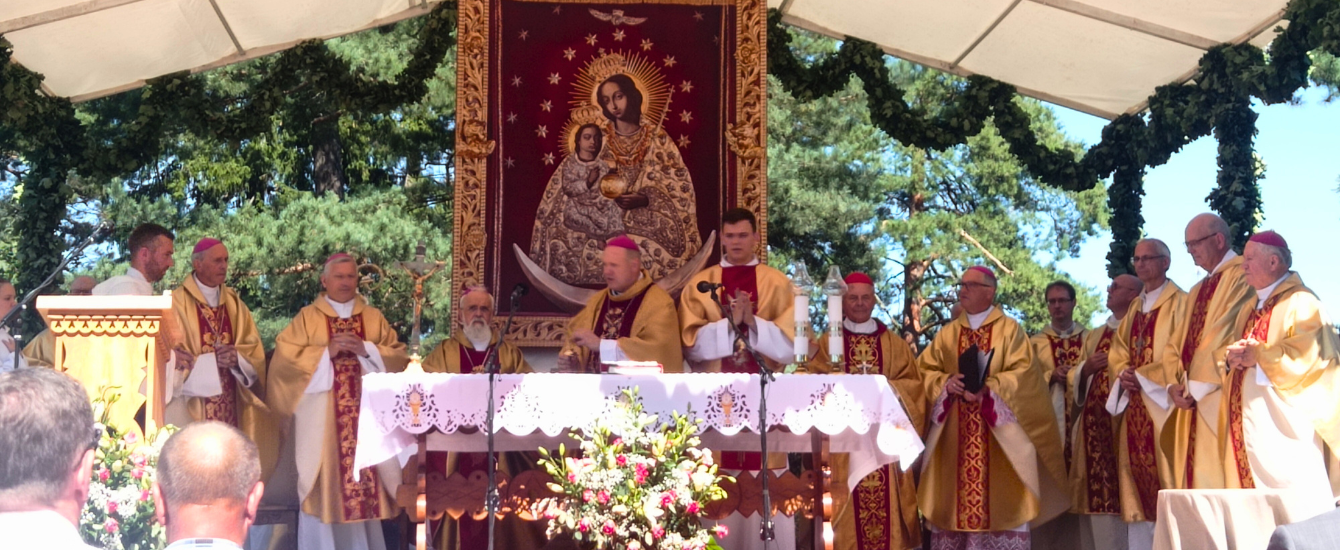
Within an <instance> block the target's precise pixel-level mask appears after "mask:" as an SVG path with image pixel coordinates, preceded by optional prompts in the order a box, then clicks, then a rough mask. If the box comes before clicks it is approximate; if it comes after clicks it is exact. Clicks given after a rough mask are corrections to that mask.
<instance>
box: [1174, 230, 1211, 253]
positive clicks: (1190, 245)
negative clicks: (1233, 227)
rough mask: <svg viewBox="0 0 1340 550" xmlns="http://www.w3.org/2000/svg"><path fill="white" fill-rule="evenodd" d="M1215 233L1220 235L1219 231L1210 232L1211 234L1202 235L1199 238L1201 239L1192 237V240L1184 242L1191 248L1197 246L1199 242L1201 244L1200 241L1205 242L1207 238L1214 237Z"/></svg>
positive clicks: (1188, 248)
mask: <svg viewBox="0 0 1340 550" xmlns="http://www.w3.org/2000/svg"><path fill="white" fill-rule="evenodd" d="M1215 235H1218V233H1210V234H1209V235H1206V236H1204V237H1201V238H1199V239H1191V240H1189V241H1187V242H1185V243H1182V244H1185V245H1186V248H1187V250H1191V247H1193V246H1196V245H1198V244H1200V243H1203V242H1205V240H1206V239H1209V238H1210V237H1213V236H1215Z"/></svg>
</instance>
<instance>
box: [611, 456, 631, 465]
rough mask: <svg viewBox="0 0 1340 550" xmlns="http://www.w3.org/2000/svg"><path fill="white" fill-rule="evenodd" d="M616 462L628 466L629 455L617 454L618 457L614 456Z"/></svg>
mask: <svg viewBox="0 0 1340 550" xmlns="http://www.w3.org/2000/svg"><path fill="white" fill-rule="evenodd" d="M614 463H615V464H618V465H619V466H627V465H628V457H626V456H624V455H619V456H616V457H614Z"/></svg>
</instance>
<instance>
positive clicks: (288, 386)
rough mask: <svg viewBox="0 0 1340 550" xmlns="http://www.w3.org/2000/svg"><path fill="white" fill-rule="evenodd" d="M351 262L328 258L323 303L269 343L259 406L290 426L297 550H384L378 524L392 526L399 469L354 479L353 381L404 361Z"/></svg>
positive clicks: (357, 399)
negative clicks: (297, 503) (263, 398)
mask: <svg viewBox="0 0 1340 550" xmlns="http://www.w3.org/2000/svg"><path fill="white" fill-rule="evenodd" d="M358 279H359V276H358V267H357V265H356V264H355V263H354V259H353V257H352V256H350V255H348V254H344V253H340V254H335V255H333V256H331V257H330V258H329V259H327V260H326V263H325V266H324V268H323V270H322V273H321V286H322V287H323V288H325V290H326V291H325V293H323V294H321V295H320V296H318V297H317V299H316V301H315V302H313V303H312V304H311V305H309V306H307V307H304V308H302V310H301V311H299V312H298V315H297V317H294V318H293V321H292V322H290V323H289V325H288V327H286V328H285V329H284V330H283V332H280V333H279V336H278V337H277V338H275V352H274V358H273V360H272V361H271V363H270V374H269V377H270V379H269V384H268V386H267V391H266V402H267V404H269V406H270V410H271V411H272V412H273V413H274V414H276V415H277V416H278V417H279V419H280V420H281V422H283V421H286V420H288V419H290V418H291V419H292V421H293V424H292V426H293V427H292V432H291V434H292V436H293V438H294V443H293V445H294V454H295V458H296V463H297V464H296V465H297V471H298V499H299V501H300V502H301V503H302V510H301V512H300V513H299V515H298V549H299V550H317V549H336V550H364V549H372V550H385V540H384V539H383V538H382V525H381V520H383V519H388V518H392V517H395V516H396V514H397V513H399V508H398V507H397V506H396V504H395V501H394V494H395V493H394V492H395V490H396V487H397V486H398V485H399V484H400V464H399V462H398V461H397V460H395V459H391V460H388V461H386V462H384V463H382V464H380V465H378V466H377V467H376V468H364V469H363V470H362V471H360V472H358V473H357V474H358V476H357V479H355V472H354V469H353V462H354V460H353V458H354V450H355V449H356V448H357V447H358V417H359V412H360V411H359V406H360V404H361V401H362V388H363V375H364V374H367V373H372V372H400V371H402V370H404V369H405V365H406V364H407V363H408V362H409V358H408V357H407V356H406V355H405V346H404V344H401V343H400V340H399V339H398V338H397V336H396V333H395V331H394V330H392V329H391V325H390V324H389V323H387V322H386V318H385V317H383V316H382V313H381V311H378V310H377V309H376V308H374V307H372V306H370V305H368V303H367V300H365V299H364V298H363V297H362V296H360V295H359V294H358Z"/></svg>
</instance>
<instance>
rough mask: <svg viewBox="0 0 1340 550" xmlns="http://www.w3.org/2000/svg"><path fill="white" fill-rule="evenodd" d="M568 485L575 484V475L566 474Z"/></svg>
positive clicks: (571, 473)
mask: <svg viewBox="0 0 1340 550" xmlns="http://www.w3.org/2000/svg"><path fill="white" fill-rule="evenodd" d="M568 483H577V474H575V473H573V472H568Z"/></svg>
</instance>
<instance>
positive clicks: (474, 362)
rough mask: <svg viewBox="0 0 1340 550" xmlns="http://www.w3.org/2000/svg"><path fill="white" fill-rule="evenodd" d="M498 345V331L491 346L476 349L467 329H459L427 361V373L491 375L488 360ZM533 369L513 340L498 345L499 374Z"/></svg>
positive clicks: (495, 331)
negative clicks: (486, 360)
mask: <svg viewBox="0 0 1340 550" xmlns="http://www.w3.org/2000/svg"><path fill="white" fill-rule="evenodd" d="M496 345H498V331H497V330H496V329H495V330H494V331H493V339H492V340H490V341H489V347H488V348H486V349H484V350H483V351H480V350H476V349H475V346H474V344H471V343H470V340H469V339H467V338H466V337H465V334H464V331H462V330H459V329H457V330H456V331H455V333H454V334H452V335H451V338H448V339H446V340H443V341H442V343H441V344H438V345H437V348H436V349H434V350H433V352H432V353H430V354H428V357H427V358H426V359H424V360H423V371H424V372H445V373H448V374H487V372H486V371H485V370H484V359H485V357H486V356H487V355H488V352H489V350H490V349H493V346H496ZM528 372H533V371H532V369H531V368H530V364H529V363H526V358H525V357H524V356H522V355H521V349H520V348H517V347H516V346H514V345H512V344H511V343H510V342H505V343H503V345H502V347H500V348H498V373H499V374H525V373H528Z"/></svg>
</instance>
